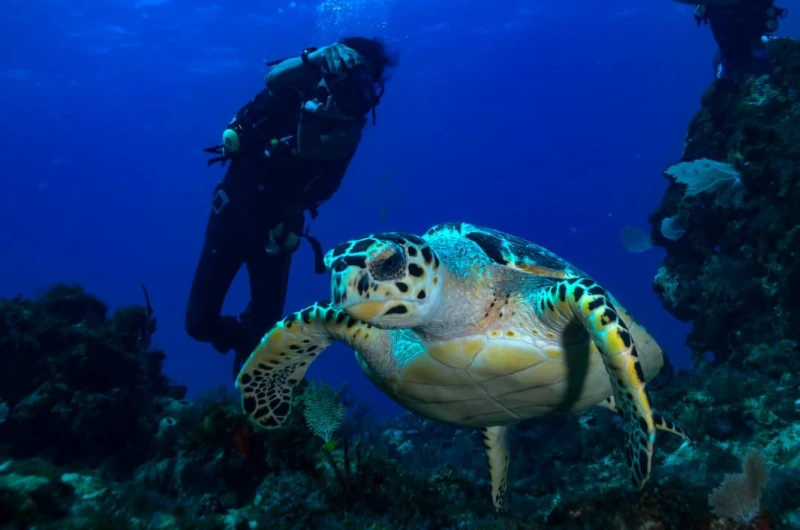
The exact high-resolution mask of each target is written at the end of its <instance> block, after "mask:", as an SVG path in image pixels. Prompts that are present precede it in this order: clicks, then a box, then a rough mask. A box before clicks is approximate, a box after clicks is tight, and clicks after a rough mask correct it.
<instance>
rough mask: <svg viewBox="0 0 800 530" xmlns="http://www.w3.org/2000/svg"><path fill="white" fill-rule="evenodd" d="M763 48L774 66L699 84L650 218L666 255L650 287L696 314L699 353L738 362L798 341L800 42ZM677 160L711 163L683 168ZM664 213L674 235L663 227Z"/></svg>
mask: <svg viewBox="0 0 800 530" xmlns="http://www.w3.org/2000/svg"><path fill="white" fill-rule="evenodd" d="M768 49H769V54H770V56H771V58H772V61H773V64H774V72H773V73H772V74H771V75H765V76H762V77H750V78H747V79H746V80H745V81H744V82H743V83H742V84H741V85H736V84H734V83H732V82H730V81H728V80H717V81H715V82H714V83H712V84H711V86H710V87H709V88H708V90H706V92H705V94H704V95H703V97H702V108H701V109H700V111H699V112H698V113H697V114H696V115H695V117H694V119H693V120H692V121H691V124H690V126H689V130H688V134H687V137H686V144H685V146H684V150H683V155H682V156H681V159H680V163H678V164H676V165H675V166H671V168H668V169H667V170H666V171H665V177H666V178H668V179H669V182H670V184H669V187H668V189H667V190H666V192H665V194H664V197H663V200H662V202H661V204H660V206H659V207H658V208H657V209H656V211H655V212H654V213H653V214H652V215H651V217H650V223H651V225H652V230H651V239H652V241H653V243H654V244H655V245H658V246H661V247H663V248H664V249H665V250H666V252H667V255H666V257H665V259H664V261H663V264H662V266H661V270H660V271H659V273H658V275H657V277H656V279H655V289H656V291H657V292H658V293H659V295H660V297H661V300H662V302H663V303H664V306H665V307H666V308H667V310H669V311H670V312H671V313H672V314H673V315H675V316H676V317H677V318H679V319H681V320H684V321H691V322H692V330H691V333H690V335H689V338H688V345H689V347H690V348H691V350H692V352H693V354H694V356H695V357H696V358H697V360H698V361H699V360H701V359H702V358H703V357H704V355H705V354H707V353H711V354H713V362H715V363H722V362H725V361H728V360H730V361H731V362H735V363H738V364H739V366H740V367H741V363H742V362H743V361H744V359H745V358H747V356H748V355H749V353H750V349H751V348H752V347H754V346H755V345H758V344H761V343H762V342H765V340H764V338H765V337H768V338H769V339H768V340H769V341H771V342H772V344H776V343H778V342H779V341H781V340H784V339H785V340H792V341H795V342H798V341H800V303H798V299H797V297H796V296H795V295H794V293H797V292H800V209H798V208H797V204H800V91H799V89H798V87H800V44H798V41H797V40H793V39H786V38H781V39H775V40H772V41H770V42H769V43H768ZM684 166H686V167H694V168H697V167H700V168H703V166H705V168H706V171H705V172H697V173H695V174H694V175H692V174H688V176H687V172H686V171H685V170H682V168H683V167H684ZM726 167H727V168H729V169H725V168H726ZM703 175H705V177H703V179H704V180H703V181H702V182H701V183H699V184H698V183H697V182H698V181H699V179H700V177H702V176H703ZM720 175H721V176H720ZM715 182H721V183H723V184H724V186H723V187H722V188H720V187H719V186H718V185H716V184H715ZM667 219H669V221H668V223H677V224H678V225H679V226H680V227H681V229H682V232H683V233H682V234H681V235H680V236H678V237H668V235H665V234H664V232H663V231H662V230H661V227H662V224H663V223H664V221H665V220H667Z"/></svg>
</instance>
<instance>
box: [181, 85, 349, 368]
mask: <svg viewBox="0 0 800 530" xmlns="http://www.w3.org/2000/svg"><path fill="white" fill-rule="evenodd" d="M302 101H303V98H302V97H301V96H300V95H299V94H298V93H297V92H296V91H294V90H292V89H285V90H279V91H277V92H276V93H275V95H271V94H270V93H269V92H268V91H267V90H264V91H262V92H260V93H259V94H258V95H257V96H256V97H255V98H254V99H253V100H251V101H250V102H249V103H248V104H247V105H245V106H244V107H242V109H240V111H239V113H238V114H237V117H241V116H244V115H246V114H248V113H249V114H257V115H258V117H259V119H260V125H259V126H258V129H257V133H258V134H257V139H255V140H254V138H253V136H252V135H251V136H249V137H248V138H249V140H250V142H249V145H248V148H247V149H246V150H243V151H244V152H242V151H240V152H237V153H235V154H233V155H232V156H230V158H229V159H228V161H229V162H230V166H229V167H228V170H227V172H226V174H225V177H224V179H223V180H222V181H221V182H220V183H219V184H218V185H217V186H216V188H215V189H214V194H213V196H212V208H211V213H210V215H209V218H208V224H207V226H206V233H205V242H204V243H203V249H202V252H201V255H200V260H199V263H198V265H197V268H196V270H195V274H194V279H193V281H192V287H191V292H190V295H189V302H188V305H187V308H186V331H187V333H188V334H189V335H190V336H191V337H193V338H194V339H196V340H198V341H201V342H209V343H211V344H212V345H213V346H214V348H215V349H216V350H217V351H219V352H221V353H226V352H228V351H230V350H234V351H235V352H236V359H235V362H234V367H233V369H234V374H236V373H237V372H238V370H239V367H240V365H241V363H242V362H243V361H244V360H246V358H247V356H249V354H250V353H251V352H252V350H253V349H254V348H255V347H256V346H257V345H258V342H259V341H260V340H261V338H262V336H263V335H264V333H265V332H266V331H268V330H269V329H270V328H271V327H272V326H273V325H274V324H275V323H276V322H277V321H279V320H280V319H281V318H282V317H283V310H284V303H285V299H286V287H287V283H288V279H289V267H290V265H291V261H292V256H291V253H290V252H281V253H278V254H269V253H267V252H266V250H265V248H266V246H267V244H268V243H269V236H270V232H271V230H272V229H273V228H274V227H275V226H276V225H277V224H279V223H283V224H284V226H285V227H286V228H287V229H288V230H289V231H291V232H294V233H295V234H298V235H300V234H302V233H303V228H304V226H303V225H304V221H305V218H304V211H310V212H311V213H312V216H313V215H316V208H317V207H318V206H319V205H320V204H321V203H322V202H324V201H326V200H328V199H329V198H330V197H331V196H332V195H333V193H334V192H335V191H336V190H337V189H338V187H339V185H340V183H341V181H342V178H343V177H344V174H345V172H346V171H347V167H348V165H349V163H350V159H351V158H352V154H351V155H350V157H347V158H343V159H339V160H334V161H331V160H325V161H322V160H313V159H308V158H301V157H297V156H295V155H293V154H292V153H291V152H289V153H282V154H280V155H276V156H271V157H269V158H267V157H266V156H265V155H264V149H265V148H267V147H269V141H270V140H271V139H272V138H284V137H287V136H291V135H295V134H296V133H297V127H298V117H297V116H298V109H299V108H300V105H301V103H302ZM264 117H266V119H262V118H264ZM351 126H353V125H351ZM355 126H357V127H363V122H358V124H357V125H355ZM242 265H245V266H246V267H247V272H248V276H249V279H250V304H249V305H248V308H247V310H246V311H245V312H244V313H243V314H242V315H240V317H239V318H236V317H234V316H222V315H221V310H222V304H223V301H224V299H225V296H226V295H227V293H228V289H229V288H230V286H231V283H232V282H233V279H234V277H235V276H236V274H237V272H238V271H239V269H240V268H241V266H242Z"/></svg>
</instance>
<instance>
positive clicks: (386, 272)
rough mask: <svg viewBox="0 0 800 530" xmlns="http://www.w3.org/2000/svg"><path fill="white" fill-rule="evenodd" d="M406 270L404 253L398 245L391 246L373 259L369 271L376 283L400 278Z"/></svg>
mask: <svg viewBox="0 0 800 530" xmlns="http://www.w3.org/2000/svg"><path fill="white" fill-rule="evenodd" d="M405 270H406V253H405V250H404V249H403V247H401V246H400V245H395V244H392V245H390V246H389V247H387V248H386V249H385V250H384V251H383V252H381V254H380V255H379V256H378V257H377V258H375V260H374V261H373V262H372V264H371V265H370V268H369V271H370V273H371V274H372V277H373V278H375V280H377V281H379V282H380V281H387V280H395V279H397V278H402V277H403V276H404V275H405Z"/></svg>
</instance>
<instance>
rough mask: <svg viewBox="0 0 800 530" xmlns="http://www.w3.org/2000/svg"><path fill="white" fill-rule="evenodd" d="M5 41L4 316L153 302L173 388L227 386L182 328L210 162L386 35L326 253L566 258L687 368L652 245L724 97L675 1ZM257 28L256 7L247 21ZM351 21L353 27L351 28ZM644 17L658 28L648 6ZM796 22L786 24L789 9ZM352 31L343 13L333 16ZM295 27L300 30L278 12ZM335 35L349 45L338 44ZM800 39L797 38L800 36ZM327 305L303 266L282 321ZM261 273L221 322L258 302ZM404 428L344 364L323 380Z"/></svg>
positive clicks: (49, 26)
mask: <svg viewBox="0 0 800 530" xmlns="http://www.w3.org/2000/svg"><path fill="white" fill-rule="evenodd" d="M7 4H9V5H4V11H5V12H4V14H3V17H2V19H1V20H0V49H2V50H3V53H2V54H0V101H1V102H2V103H0V109H2V110H0V135H2V149H0V172H2V173H1V174H2V178H1V180H0V183H1V184H2V187H1V188H0V220H1V221H2V223H0V249H2V250H0V252H1V254H0V256H2V257H1V258H0V295H5V296H10V295H15V294H19V293H22V294H33V293H34V292H35V291H36V290H38V289H42V288H45V287H47V286H49V285H50V284H51V283H53V282H56V281H72V280H74V281H77V282H80V283H82V284H84V285H85V286H86V288H87V289H88V290H89V291H91V292H93V293H95V294H97V295H98V296H100V297H101V298H103V299H105V300H107V301H108V302H109V303H110V304H111V305H112V306H118V305H128V304H131V303H140V302H142V295H141V291H140V289H139V284H140V282H143V283H145V284H146V285H147V286H148V288H149V290H150V294H151V297H152V302H153V306H154V309H155V313H156V317H157V319H158V325H159V330H158V332H157V334H156V335H155V337H154V339H155V341H156V342H157V344H158V345H159V346H161V347H163V348H165V349H166V351H167V353H168V356H169V357H168V359H167V362H166V370H167V372H168V374H169V375H170V376H172V377H174V378H175V379H177V380H178V381H180V382H183V383H187V384H189V386H190V388H191V391H192V392H197V391H201V390H203V389H204V388H208V387H209V386H212V385H216V384H219V383H230V373H231V370H230V363H231V359H230V357H229V356H221V355H219V354H217V353H215V352H214V351H213V349H212V348H211V347H210V346H208V345H204V344H198V343H195V342H193V341H192V340H191V339H189V338H188V337H187V336H186V335H185V333H184V329H183V318H184V305H185V303H186V299H187V296H188V292H189V284H190V282H191V278H192V274H193V270H194V266H195V264H196V260H197V257H198V254H199V251H200V246H201V243H202V237H203V231H204V227H205V222H206V216H207V212H208V208H209V199H210V194H211V190H212V188H213V186H214V183H215V182H216V180H217V179H219V178H221V177H222V171H223V170H222V169H220V168H219V166H215V167H214V168H212V169H208V168H207V167H206V156H205V155H204V154H203V153H202V151H201V149H202V148H203V147H205V146H208V145H213V144H215V143H217V142H218V140H219V136H220V134H221V132H222V130H223V128H224V126H225V125H226V124H227V122H228V120H229V119H230V118H231V116H232V115H233V113H234V112H235V111H236V110H237V109H238V108H239V107H240V106H241V105H242V104H243V103H244V102H246V101H247V100H248V99H249V98H250V97H251V96H252V95H253V94H254V93H255V92H256V91H257V90H259V89H260V88H261V86H262V82H263V74H264V72H265V70H266V69H265V67H264V65H263V61H264V60H265V59H266V60H268V59H274V58H278V57H284V56H287V55H295V54H297V53H298V52H299V50H300V49H302V48H303V47H306V46H310V45H317V46H321V45H324V44H327V43H329V42H331V41H332V40H334V39H335V38H337V37H339V36H340V35H341V34H342V33H345V34H354V33H361V34H365V35H367V36H372V35H381V36H383V37H384V38H385V39H386V40H387V41H388V42H389V43H390V45H391V46H392V47H393V48H394V49H395V50H398V51H399V52H400V65H399V67H398V68H397V70H396V71H395V72H394V77H393V79H392V80H391V81H390V83H389V84H388V86H387V92H386V97H385V98H384V100H383V103H382V104H381V106H380V107H379V111H378V123H377V126H375V127H371V126H369V127H368V128H367V130H366V135H365V139H364V141H363V143H362V146H361V148H360V150H359V152H358V154H357V156H356V158H355V159H354V161H353V164H352V166H351V169H350V172H349V174H348V175H347V178H346V180H345V182H344V184H343V186H342V188H341V190H340V192H339V193H338V194H337V195H336V196H335V197H334V198H333V199H332V200H331V201H330V202H329V203H328V204H326V205H325V206H324V207H323V208H322V210H321V213H320V216H319V218H318V219H317V221H316V222H315V223H314V224H313V226H312V231H313V233H314V234H315V235H316V236H317V237H319V238H320V239H321V240H322V241H323V242H324V244H325V246H326V247H328V248H329V247H331V246H333V245H334V244H336V243H337V242H339V241H342V240H345V239H350V238H352V237H357V236H361V235H364V234H365V233H368V232H370V231H376V230H404V231H412V232H422V231H424V230H425V229H427V228H428V227H429V226H430V225H432V224H434V223H438V222H443V221H452V220H463V221H469V222H473V223H478V224H486V225H490V226H492V227H495V228H498V229H503V230H507V231H511V232H513V233H515V234H517V235H520V236H523V237H526V238H529V239H531V240H533V241H536V242H537V243H539V244H542V245H544V246H546V247H549V248H550V249H552V250H553V251H555V252H557V253H559V254H561V255H562V256H564V257H565V258H567V259H569V260H570V261H573V262H574V263H575V264H576V265H578V266H579V267H581V268H583V269H584V270H586V271H587V272H589V273H590V274H592V275H593V276H595V277H596V278H597V279H598V280H599V281H601V282H603V283H604V284H605V285H606V286H607V287H608V288H610V289H611V290H612V291H613V292H614V293H615V294H616V296H617V297H618V298H619V299H620V300H621V301H622V302H623V303H624V304H625V305H626V306H627V307H628V309H629V310H631V311H632V312H633V313H634V314H635V315H637V317H638V319H639V320H641V321H642V322H643V323H644V324H645V325H646V326H647V327H648V328H649V329H650V330H651V331H652V332H653V333H654V335H655V336H656V338H657V339H658V340H659V342H660V343H661V344H662V345H663V346H664V347H665V349H666V350H667V351H668V352H669V354H670V356H671V358H672V360H673V362H674V363H675V364H677V365H679V366H685V365H686V364H687V353H686V348H685V346H684V339H685V335H686V331H687V327H686V325H684V324H681V323H679V322H676V321H675V319H673V318H672V317H671V316H670V315H669V314H667V313H666V312H665V311H664V310H663V309H662V308H661V306H660V304H659V302H658V300H657V299H656V296H655V295H654V294H653V292H652V290H651V284H652V279H653V276H654V275H655V273H656V270H657V267H658V264H659V262H660V259H661V257H662V253H661V251H660V250H658V249H656V250H652V251H650V252H647V253H644V254H630V253H628V252H627V251H626V250H625V249H624V248H623V247H622V246H621V244H620V240H619V233H620V230H621V229H622V228H623V226H625V225H635V226H639V227H642V228H645V229H646V228H647V224H646V219H647V216H648V214H649V213H650V212H651V211H652V209H653V208H654V207H655V206H656V205H657V203H658V202H659V200H660V197H661V194H662V192H663V190H664V188H665V186H666V181H665V180H664V178H663V177H662V176H661V171H662V169H663V168H664V167H665V166H667V165H668V164H671V163H674V162H675V161H676V160H677V159H678V157H679V156H680V154H681V149H682V145H683V140H684V135H685V131H686V126H687V124H688V121H689V120H690V118H691V116H692V114H693V113H694V112H695V111H696V110H697V109H698V107H699V100H700V95H701V94H702V92H703V90H704V88H705V87H706V86H707V84H708V83H709V82H710V81H711V77H712V67H711V60H712V56H713V53H714V51H715V46H714V43H713V40H712V38H711V35H710V32H709V30H708V28H707V27H702V28H697V27H696V26H695V23H694V20H693V18H692V15H691V13H692V8H691V7H689V6H683V5H679V4H675V3H673V2H671V1H669V0H658V1H656V0H648V1H646V2H645V1H644V0H639V1H633V0H630V1H628V2H620V1H618V0H614V1H608V2H599V1H595V0H581V1H577V0H575V1H563V0H543V1H536V2H533V1H528V2H519V1H510V2H505V3H501V2H489V1H488V0H482V1H476V0H472V1H463V0H433V1H430V2H429V1H423V0H411V1H409V2H406V1H403V2H400V1H399V0H392V1H380V0H378V1H372V0H370V1H361V2H356V3H352V2H351V3H350V4H347V3H346V2H333V3H331V2H328V3H325V4H324V5H323V6H322V7H321V8H319V7H318V5H317V4H303V3H298V4H296V5H294V4H289V3H287V2H272V1H265V2H259V3H255V2H252V3H248V2H240V1H233V0H228V1H220V2H217V3H202V2H196V1H189V0H175V1H171V2H170V1H161V0H140V1H139V2H136V1H135V0H125V1H111V0H103V1H98V0H90V1H79V0H74V1H49V2H44V1H41V0H39V1H31V2H23V1H21V0H12V2H10V3H7ZM243 6H245V7H243ZM348 6H349V7H348ZM641 6H644V7H641ZM789 7H791V6H789ZM336 8H340V9H336ZM281 11H282V12H281ZM336 13H340V14H341V17H340V18H341V20H340V22H339V23H338V25H334V24H333V23H332V22H331V21H332V20H333V15H332V14H336ZM798 28H800V25H798V19H797V18H795V19H792V18H789V19H788V20H786V21H784V24H783V27H782V30H781V31H780V32H779V34H781V35H791V36H797V35H798V33H799V32H798ZM328 295H329V293H328V283H327V279H326V278H323V277H321V276H315V275H314V274H313V264H312V256H311V253H310V250H309V248H308V246H306V245H304V246H302V247H301V250H300V251H299V252H298V254H297V255H296V257H295V262H294V268H293V270H292V275H291V284H290V287H289V297H288V301H287V311H290V310H294V309H298V308H300V307H303V306H305V305H307V304H308V303H310V302H312V301H313V300H315V299H317V298H325V297H327V296H328ZM246 297H247V286H246V283H245V282H244V274H242V275H240V277H239V278H238V279H237V281H236V283H235V284H234V287H233V289H232V291H231V293H230V295H229V298H228V300H227V302H226V309H228V310H229V311H230V312H233V313H238V312H239V311H241V309H243V307H244V305H245V304H246V301H247V298H246ZM310 373H311V375H312V376H313V377H319V376H320V375H322V374H324V377H325V378H326V379H328V380H329V381H331V382H332V383H334V384H340V383H343V382H345V381H349V382H351V384H352V387H353V389H354V392H355V394H356V395H357V396H359V397H362V398H368V399H372V400H374V402H375V403H378V404H379V407H380V408H381V409H382V410H383V411H384V412H390V411H394V410H397V409H396V408H395V407H394V406H393V405H391V404H390V403H389V402H388V399H387V398H384V397H383V396H382V395H380V394H379V393H378V392H377V391H376V390H374V389H373V388H372V387H371V386H370V384H369V383H368V382H367V381H366V379H365V378H364V377H363V376H362V375H361V374H360V373H359V372H358V368H357V366H356V363H355V362H354V360H353V356H352V353H351V352H350V351H349V350H348V349H346V348H345V347H343V346H341V345H338V346H336V347H334V348H332V349H331V350H329V351H328V352H326V354H325V355H324V356H322V357H321V358H320V359H319V361H317V363H315V365H314V366H313V368H312V370H311V372H310Z"/></svg>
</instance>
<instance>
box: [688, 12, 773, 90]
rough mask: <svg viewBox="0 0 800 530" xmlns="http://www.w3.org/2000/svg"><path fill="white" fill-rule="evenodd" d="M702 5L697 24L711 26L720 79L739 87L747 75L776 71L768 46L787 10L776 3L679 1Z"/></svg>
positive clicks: (715, 69)
mask: <svg viewBox="0 0 800 530" xmlns="http://www.w3.org/2000/svg"><path fill="white" fill-rule="evenodd" d="M675 1H677V2H680V3H684V4H698V5H697V9H696V10H695V13H694V17H695V20H696V21H697V24H698V25H700V24H708V25H709V26H710V27H711V33H712V35H713V36H714V40H715V41H716V43H717V46H718V48H719V49H718V51H717V53H716V54H715V56H714V73H715V76H716V78H717V79H729V80H731V81H734V82H735V83H738V82H740V81H741V80H742V78H743V77H744V76H745V75H748V74H750V75H764V74H768V73H770V72H771V71H772V63H771V62H770V60H769V56H768V55H767V47H766V43H767V42H768V40H769V39H770V38H771V37H770V35H771V34H772V33H774V32H775V31H777V29H778V20H779V19H781V18H784V17H785V16H786V15H787V11H786V9H783V8H780V7H777V6H775V5H774V0H675Z"/></svg>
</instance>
